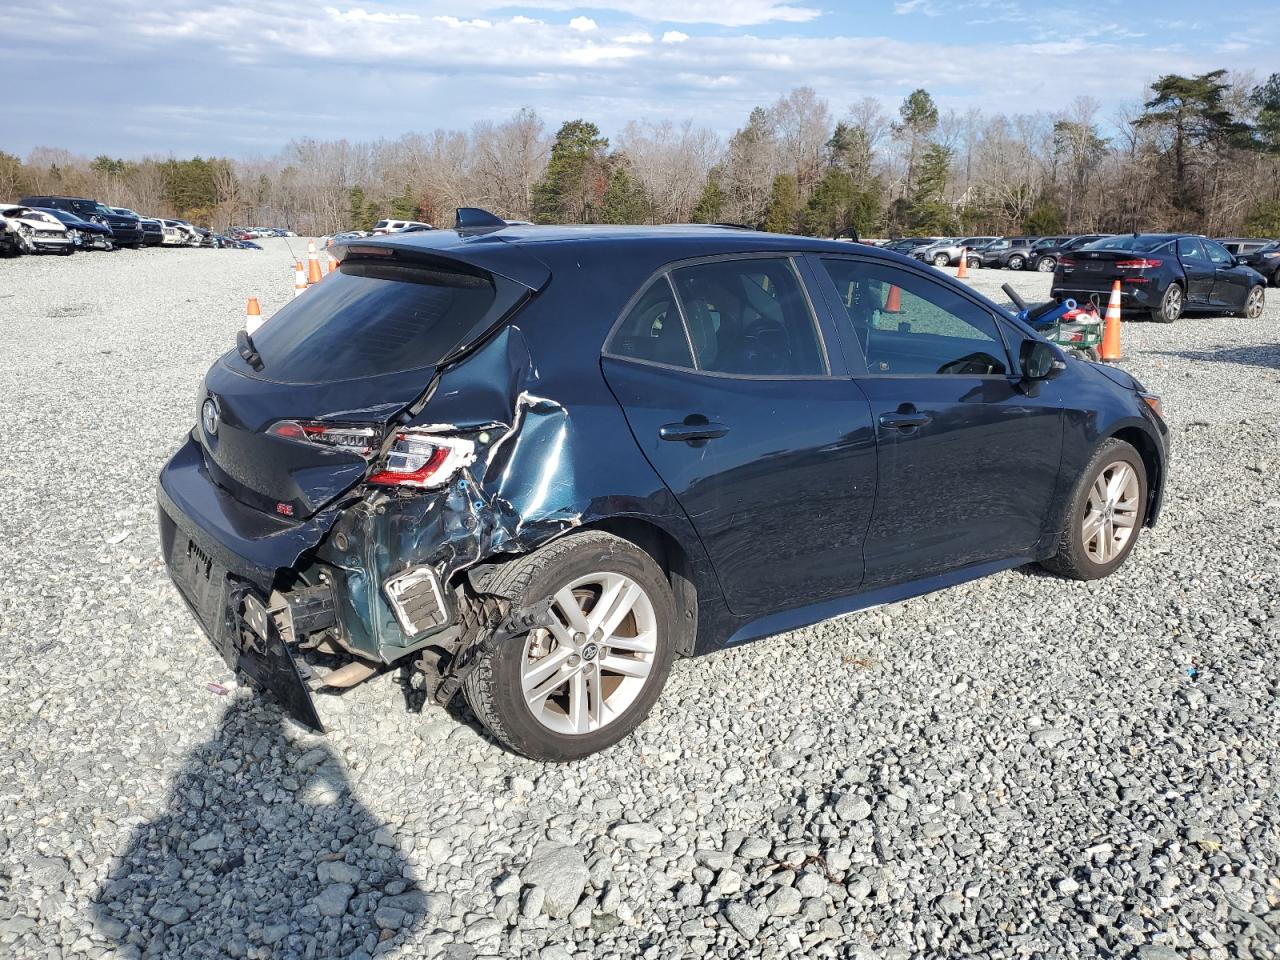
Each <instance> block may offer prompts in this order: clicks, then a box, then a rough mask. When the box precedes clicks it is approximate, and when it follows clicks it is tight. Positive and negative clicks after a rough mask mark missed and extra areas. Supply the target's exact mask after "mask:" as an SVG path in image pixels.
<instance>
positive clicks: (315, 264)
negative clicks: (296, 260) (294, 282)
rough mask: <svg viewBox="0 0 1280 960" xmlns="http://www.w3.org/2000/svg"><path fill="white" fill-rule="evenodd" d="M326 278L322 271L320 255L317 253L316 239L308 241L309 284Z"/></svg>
mask: <svg viewBox="0 0 1280 960" xmlns="http://www.w3.org/2000/svg"><path fill="white" fill-rule="evenodd" d="M322 279H324V274H322V273H321V272H320V256H319V254H317V253H316V242H315V241H314V240H308V241H307V286H308V287H309V286H311V285H312V284H313V283H319V282H320V281H321V280H322Z"/></svg>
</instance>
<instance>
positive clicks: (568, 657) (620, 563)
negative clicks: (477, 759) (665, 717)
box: [463, 531, 676, 761]
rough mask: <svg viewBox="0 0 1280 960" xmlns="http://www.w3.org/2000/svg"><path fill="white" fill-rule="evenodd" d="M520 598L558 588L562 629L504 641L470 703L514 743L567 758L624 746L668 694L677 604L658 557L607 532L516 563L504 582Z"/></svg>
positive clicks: (552, 593)
mask: <svg viewBox="0 0 1280 960" xmlns="http://www.w3.org/2000/svg"><path fill="white" fill-rule="evenodd" d="M492 589H493V591H494V592H495V593H502V594H505V595H508V596H513V597H515V598H516V599H515V602H516V603H520V604H530V603H536V602H537V601H538V600H541V599H542V598H544V597H552V598H553V605H552V608H551V613H552V616H553V619H554V620H555V625H554V626H552V627H549V628H547V627H539V628H536V629H534V630H531V631H530V632H529V633H528V634H526V635H525V636H524V637H522V638H516V639H513V640H511V641H510V642H508V643H506V644H504V645H502V646H500V647H499V648H498V649H497V650H496V651H495V652H494V653H493V654H492V655H491V656H489V657H487V658H486V659H485V660H484V661H482V662H481V663H480V665H479V666H478V667H477V668H476V669H475V670H474V671H473V672H472V673H471V674H470V676H468V677H467V681H466V683H465V685H464V688H463V689H464V691H465V694H466V697H467V702H468V703H469V704H470V705H471V709H472V710H473V711H474V712H475V714H476V716H477V717H479V718H480V721H481V722H482V723H483V724H484V725H485V726H486V727H487V728H488V729H489V731H490V732H491V733H492V734H493V735H494V736H495V737H496V738H497V739H498V740H500V741H501V742H502V743H503V744H504V745H505V746H506V747H508V748H509V749H511V750H514V751H516V752H517V753H521V754H524V755H525V756H526V757H531V758H533V759H535V760H553V761H566V760H576V759H579V758H581V757H585V756H589V755H590V754H593V753H596V752H597V751H599V750H603V749H605V748H606V747H609V746H612V745H613V744H615V743H617V742H618V741H619V740H621V739H622V738H623V737H625V736H626V735H627V734H628V733H630V732H631V731H632V730H634V729H635V728H636V727H637V726H639V724H640V723H641V721H643V720H644V718H645V717H646V716H647V715H648V713H649V711H650V709H651V708H652V707H653V704H654V702H655V701H656V700H657V699H658V695H659V693H661V691H662V686H663V684H664V683H665V682H666V679H667V674H668V672H669V671H670V669H671V660H672V656H673V653H674V649H675V648H674V645H673V634H674V631H675V625H676V605H675V599H674V597H673V595H672V592H671V587H670V584H669V583H668V582H667V578H666V576H665V575H664V574H663V572H662V570H661V568H660V567H659V566H658V565H657V563H655V562H654V560H653V558H652V557H650V556H649V555H648V554H647V553H645V552H644V551H643V550H641V549H640V548H639V547H637V546H636V545H635V544H633V543H631V542H630V541H627V540H623V539H621V538H619V537H615V536H613V535H612V534H607V533H603V532H599V531H590V532H587V533H582V534H577V535H575V536H570V537H566V538H564V539H562V540H557V541H555V542H553V543H551V544H549V545H548V546H546V547H544V548H542V549H541V550H537V551H535V552H534V553H531V554H528V555H527V556H525V557H521V558H519V559H517V560H514V561H512V562H511V563H509V564H507V565H506V567H504V568H503V570H502V572H501V573H500V574H499V575H498V578H497V579H496V580H495V582H494V584H493V588H492Z"/></svg>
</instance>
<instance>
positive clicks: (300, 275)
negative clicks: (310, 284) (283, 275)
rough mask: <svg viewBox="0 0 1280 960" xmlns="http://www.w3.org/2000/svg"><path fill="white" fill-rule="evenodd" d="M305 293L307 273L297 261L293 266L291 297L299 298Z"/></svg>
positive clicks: (300, 262)
mask: <svg viewBox="0 0 1280 960" xmlns="http://www.w3.org/2000/svg"><path fill="white" fill-rule="evenodd" d="M306 292H307V271H306V269H305V268H304V267H303V266H302V261H301V260H299V261H297V262H296V263H294V265H293V295H294V296H295V297H300V296H302V295H303V294H304V293H306Z"/></svg>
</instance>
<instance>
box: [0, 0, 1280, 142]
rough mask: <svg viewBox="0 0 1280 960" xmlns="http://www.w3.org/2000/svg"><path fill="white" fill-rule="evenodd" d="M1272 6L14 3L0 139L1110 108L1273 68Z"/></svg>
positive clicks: (284, 134)
mask: <svg viewBox="0 0 1280 960" xmlns="http://www.w3.org/2000/svg"><path fill="white" fill-rule="evenodd" d="M1275 9H1276V8H1275V3H1274V0H1235V2H1232V3H1230V4H1229V5H1228V4H1222V3H1218V4H1212V5H1209V4H1205V3H1202V2H1191V0H1161V2H1148V0H1074V2H1072V3H1070V4H1069V5H1068V4H1058V3H1054V2H1053V0H1042V2H1031V0H855V2H848V0H846V2H842V3H832V2H829V0H828V2H809V0H597V2H595V3H591V4H577V3H573V2H570V0H531V2H524V3H518V4H509V3H506V2H502V0H452V2H448V0H419V2H412V0H388V2H382V0H350V2H347V0H317V2H315V3H294V2H286V0H257V2H254V3H238V2H231V0H160V2H157V0H96V2H79V0H3V3H0V41H2V42H3V49H4V51H5V54H4V56H3V58H0V90H3V91H4V94H3V97H2V98H0V149H5V150H8V151H10V152H17V153H25V152H26V151H27V150H29V149H30V148H31V147H34V146H57V147H66V148H69V149H71V150H73V151H77V152H88V153H99V152H106V153H109V154H112V155H118V156H125V157H138V156H143V155H147V154H165V155H167V154H169V153H173V154H176V155H187V154H191V153H204V154H220V155H234V156H245V157H248V156H254V155H266V154H271V153H274V152H275V151H276V150H277V149H278V148H279V147H280V146H282V145H283V144H284V143H285V142H286V141H288V140H289V139H290V138H292V137H297V136H315V137H319V138H325V139H329V138H339V137H346V138H347V139H350V140H367V139H377V138H380V137H396V136H398V135H399V134H401V133H404V132H408V131H424V132H425V131H429V130H432V129H435V128H437V127H448V128H460V127H467V126H469V125H470V124H471V123H472V122H473V121H475V120H478V119H501V118H504V117H507V116H509V115H510V114H512V113H513V112H514V111H515V110H516V109H517V108H519V107H521V106H526V105H528V106H533V107H535V108H536V109H537V110H538V111H539V112H540V113H541V114H542V115H543V116H544V117H545V118H546V119H547V121H548V123H549V124H550V125H551V126H552V127H554V126H555V125H558V124H559V122H561V121H562V120H565V119H569V118H572V117H577V116H582V117H585V118H587V119H590V120H594V121H595V122H596V123H598V124H599V125H600V126H601V128H602V129H604V131H605V132H606V133H610V132H613V131H615V130H617V129H618V128H619V127H620V126H621V125H622V124H623V123H625V122H626V121H627V120H628V119H632V118H635V119H650V120H663V119H673V120H683V119H686V118H688V119H692V120H693V121H694V122H695V123H698V124H700V125H705V126H710V127H712V128H714V129H716V130H717V131H719V132H721V133H726V134H727V133H730V132H732V130H733V129H734V128H735V127H737V126H738V125H740V124H741V123H742V121H743V120H744V119H745V116H746V114H747V112H748V111H749V110H750V108H751V107H752V106H753V105H755V104H760V103H768V102H770V101H772V100H774V99H775V98H776V97H777V96H778V95H780V94H781V93H784V92H785V91H787V90H789V89H791V88H792V87H795V86H799V85H801V84H808V85H810V86H813V87H814V88H815V89H816V90H817V91H818V92H819V93H820V94H821V95H823V96H825V97H827V98H828V99H829V100H830V102H831V105H832V108H833V110H834V111H835V112H836V113H837V114H838V113H840V112H842V111H843V109H844V108H845V106H846V105H847V104H849V103H851V102H852V101H854V100H856V99H859V98H861V97H864V96H874V97H877V98H880V99H881V100H883V101H884V103H885V106H886V108H887V109H893V108H895V107H896V105H897V103H899V102H900V101H901V99H902V97H903V96H904V95H905V94H906V93H908V92H909V91H910V90H912V89H914V88H915V87H917V86H923V87H925V88H926V89H928V90H929V91H930V92H931V93H932V94H933V95H934V96H935V98H936V99H937V100H938V102H939V104H940V105H941V106H942V108H943V109H944V110H945V109H947V108H954V109H956V110H957V111H961V112H963V111H965V110H968V109H970V108H972V107H979V108H982V109H984V110H988V111H1003V112H1008V113H1016V112H1034V111H1036V110H1047V111H1052V110H1055V109H1060V108H1064V107H1066V106H1067V105H1068V104H1069V103H1070V102H1071V100H1072V99H1073V98H1074V97H1076V96H1078V95H1081V94H1085V95H1089V96H1092V97H1094V98H1095V99H1097V100H1099V101H1101V102H1102V103H1103V105H1104V113H1105V112H1107V111H1108V110H1110V109H1112V108H1114V107H1115V106H1117V105H1119V104H1121V103H1123V102H1132V101H1135V100H1137V99H1139V98H1140V97H1141V96H1142V94H1143V92H1144V88H1145V86H1146V85H1147V84H1148V83H1150V81H1151V80H1153V79H1154V78H1156V77H1157V76H1159V75H1161V74H1162V73H1172V72H1178V73H1193V72H1203V71H1206V70H1210V69H1215V68H1218V67H1225V68H1228V69H1231V70H1241V71H1249V70H1251V71H1253V72H1254V73H1255V74H1257V75H1258V76H1259V78H1261V77H1263V76H1265V75H1266V74H1267V73H1269V72H1271V71H1272V70H1280V58H1277V56H1276V51H1277V50H1278V49H1280V17H1277V16H1275Z"/></svg>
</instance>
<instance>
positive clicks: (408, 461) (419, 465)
mask: <svg viewBox="0 0 1280 960" xmlns="http://www.w3.org/2000/svg"><path fill="white" fill-rule="evenodd" d="M475 458H476V456H475V444H473V443H472V442H471V441H470V440H463V439H461V438H460V437H442V436H440V435H439V434H433V433H417V432H415V431H413V430H403V431H401V432H399V433H397V434H396V438H395V440H394V441H393V442H392V444H391V449H390V450H388V451H387V459H386V463H385V465H384V466H383V467H382V468H381V469H379V470H376V471H374V472H373V473H372V474H371V475H370V476H369V482H370V483H376V484H379V485H381V486H389V487H438V486H440V485H441V484H442V483H445V482H446V481H447V480H449V478H450V477H452V476H453V475H454V474H455V473H457V472H458V471H459V470H461V469H462V468H463V467H465V466H467V465H468V464H470V463H471V462H472V461H474V460H475Z"/></svg>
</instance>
